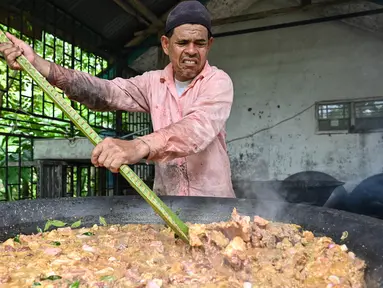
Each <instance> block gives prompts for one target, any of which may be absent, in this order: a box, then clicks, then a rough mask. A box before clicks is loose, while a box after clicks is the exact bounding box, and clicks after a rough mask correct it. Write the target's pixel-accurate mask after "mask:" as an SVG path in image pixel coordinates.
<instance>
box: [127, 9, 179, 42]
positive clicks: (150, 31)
mask: <svg viewBox="0 0 383 288" xmlns="http://www.w3.org/2000/svg"><path fill="white" fill-rule="evenodd" d="M177 5H178V3H177V4H176V5H174V6H173V7H172V8H170V9H169V10H168V11H167V12H166V13H165V14H163V15H162V16H161V17H160V20H161V22H162V23H165V22H166V19H167V18H168V15H169V13H170V12H171V11H172V10H173V9H174V7H175V6H177ZM164 27H165V24H162V25H161V26H158V25H156V24H152V25H150V26H149V27H148V28H147V29H146V30H143V31H139V33H138V35H136V37H134V38H133V39H132V40H130V41H129V42H128V43H126V44H125V45H124V47H125V48H129V47H134V46H137V45H139V44H141V43H142V42H143V41H144V40H145V39H146V38H148V37H149V36H150V35H153V34H157V33H158V32H159V31H160V30H161V29H163V28H164Z"/></svg>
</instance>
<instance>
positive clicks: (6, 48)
mask: <svg viewBox="0 0 383 288" xmlns="http://www.w3.org/2000/svg"><path fill="white" fill-rule="evenodd" d="M5 35H6V36H7V37H8V39H9V40H10V41H11V42H5V43H3V42H0V53H1V54H3V55H4V58H5V60H6V61H7V64H8V66H9V68H11V69H13V70H22V68H21V66H20V65H19V63H17V62H16V59H17V57H19V56H20V55H22V54H24V56H25V57H26V58H27V60H28V61H29V62H31V64H32V65H33V66H34V67H35V68H36V69H37V70H38V71H39V72H40V73H41V74H42V75H43V76H44V77H48V75H49V69H50V63H49V62H48V61H47V60H44V59H43V58H41V57H40V56H38V55H37V54H36V53H35V51H34V50H33V49H32V47H31V46H29V45H28V44H27V43H25V42H24V41H22V40H20V39H18V38H17V37H15V36H13V35H12V34H10V33H8V32H6V33H5Z"/></svg>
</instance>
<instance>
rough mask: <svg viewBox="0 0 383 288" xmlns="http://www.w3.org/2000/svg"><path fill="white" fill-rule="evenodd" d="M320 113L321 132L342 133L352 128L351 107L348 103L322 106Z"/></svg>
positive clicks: (320, 106) (319, 124)
mask: <svg viewBox="0 0 383 288" xmlns="http://www.w3.org/2000/svg"><path fill="white" fill-rule="evenodd" d="M317 111H318V129H319V131H342V130H348V129H349V127H350V105H349V104H348V103H337V104H320V105H318V106H317Z"/></svg>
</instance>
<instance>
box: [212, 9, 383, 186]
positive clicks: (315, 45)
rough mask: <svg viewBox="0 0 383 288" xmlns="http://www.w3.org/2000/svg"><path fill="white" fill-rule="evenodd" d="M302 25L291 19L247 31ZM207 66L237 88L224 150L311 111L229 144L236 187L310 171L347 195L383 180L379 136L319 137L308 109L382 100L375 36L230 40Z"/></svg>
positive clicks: (328, 26) (330, 31)
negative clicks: (339, 184) (323, 103)
mask: <svg viewBox="0 0 383 288" xmlns="http://www.w3.org/2000/svg"><path fill="white" fill-rule="evenodd" d="M269 3H270V2H269ZM259 8H260V7H259V5H257V9H259ZM270 8H275V7H267V9H270ZM254 10H255V9H249V10H248V11H246V12H247V13H250V12H252V11H254ZM306 17H307V16H303V15H301V14H296V15H291V16H289V17H288V18H287V17H285V18H281V17H279V18H272V19H271V20H267V21H266V20H262V21H257V22H253V23H251V22H249V23H247V24H246V27H254V26H256V25H265V24H270V23H278V22H280V21H291V20H295V19H304V18H306ZM254 23H256V24H254ZM241 26H244V25H243V24H242V25H241ZM241 26H240V25H235V26H232V27H233V29H238V28H239V27H241ZM229 28H230V27H229ZM216 31H218V30H216ZM209 59H210V60H209V61H210V64H212V65H215V66H218V67H220V68H222V69H224V70H225V71H226V72H227V73H228V74H229V75H230V76H231V77H232V80H233V82H234V88H235V100H234V105H233V109H232V112H231V116H230V119H229V121H228V123H227V132H228V136H227V140H228V141H229V142H230V141H231V140H232V139H235V138H238V137H243V136H246V135H249V134H251V133H253V132H256V131H258V130H260V129H263V128H266V127H269V126H271V125H274V124H275V123H278V122H280V121H282V120H284V119H287V118H290V117H293V116H294V115H296V114H297V113H299V112H301V111H302V110H304V109H306V108H307V107H310V106H311V108H309V109H308V110H306V111H305V112H303V113H302V114H300V115H297V116H296V117H293V118H292V119H291V120H288V121H286V122H284V123H282V124H279V125H277V126H276V127H274V128H271V129H269V130H265V131H263V132H260V133H257V134H256V135H254V136H251V137H248V138H245V139H242V140H238V141H234V142H230V143H229V144H228V147H229V154H230V158H231V161H232V171H233V178H234V179H235V180H238V179H247V180H261V181H264V180H275V179H278V180H283V179H285V178H286V177H287V176H289V175H291V174H294V173H297V172H300V171H306V170H315V171H321V172H325V173H328V174H330V175H332V176H333V177H336V178H337V179H338V180H340V181H345V182H347V184H346V185H345V187H346V188H347V186H354V185H356V184H358V183H359V182H360V181H361V180H363V179H364V178H366V177H368V176H371V175H373V174H377V173H381V172H383V134H381V133H374V134H364V135H363V134H349V135H346V134H342V135H339V134H338V135H331V136H328V135H316V134H315V129H316V122H315V107H314V106H312V105H313V104H314V103H315V101H319V100H334V99H346V98H361V97H371V96H383V71H382V68H383V40H382V39H381V38H378V36H377V35H376V34H373V33H372V32H368V31H363V30H360V29H358V28H356V27H353V26H349V25H347V24H344V23H341V22H330V23H325V24H315V25H308V26H302V27H296V28H287V29H281V30H273V31H266V32H259V33H253V34H244V35H238V36H230V37H225V38H217V39H216V40H215V43H214V47H213V49H212V51H211V53H210V56H209ZM249 109H251V111H248V110H249Z"/></svg>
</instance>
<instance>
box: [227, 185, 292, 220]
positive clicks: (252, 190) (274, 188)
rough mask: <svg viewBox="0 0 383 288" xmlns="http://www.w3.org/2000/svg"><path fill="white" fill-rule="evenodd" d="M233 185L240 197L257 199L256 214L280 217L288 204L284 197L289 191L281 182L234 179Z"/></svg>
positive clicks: (272, 218) (271, 217) (274, 217)
mask: <svg viewBox="0 0 383 288" xmlns="http://www.w3.org/2000/svg"><path fill="white" fill-rule="evenodd" d="M233 186H234V190H235V193H236V195H237V197H238V198H244V199H256V200H257V204H256V208H255V210H254V213H253V214H254V215H255V214H256V215H259V216H261V217H264V218H267V219H269V220H274V219H279V218H280V217H281V215H283V214H284V210H285V207H286V205H288V202H287V201H286V199H285V197H284V195H286V194H287V191H286V190H285V189H283V188H282V187H281V184H280V183H279V182H274V183H273V184H270V182H269V181H264V182H262V181H238V182H235V181H233Z"/></svg>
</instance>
